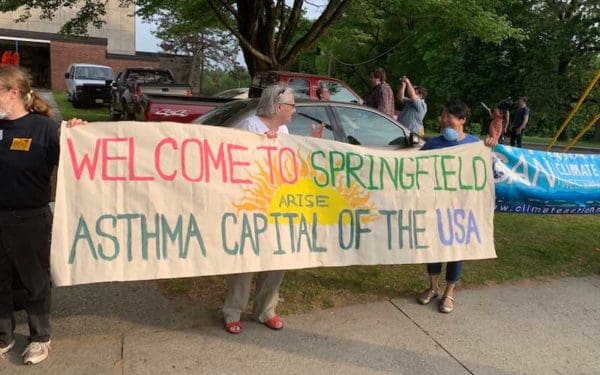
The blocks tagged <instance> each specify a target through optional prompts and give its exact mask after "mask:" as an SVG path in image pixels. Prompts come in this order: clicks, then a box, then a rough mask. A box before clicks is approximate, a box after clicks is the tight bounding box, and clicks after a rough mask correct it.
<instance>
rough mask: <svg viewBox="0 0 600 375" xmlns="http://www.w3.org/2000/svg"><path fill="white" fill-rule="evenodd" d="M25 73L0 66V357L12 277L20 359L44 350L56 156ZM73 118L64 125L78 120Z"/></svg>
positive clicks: (47, 113)
mask: <svg viewBox="0 0 600 375" xmlns="http://www.w3.org/2000/svg"><path fill="white" fill-rule="evenodd" d="M51 116H52V110H51V108H50V106H49V105H48V103H46V102H45V101H44V100H42V99H41V98H40V96H39V95H38V94H37V93H35V92H34V91H33V90H32V89H31V85H30V83H29V79H28V77H27V74H26V73H25V72H24V71H23V70H21V69H19V68H17V67H9V66H4V67H0V180H1V181H2V184H0V357H3V355H4V354H5V353H7V352H8V351H10V350H11V349H12V348H13V347H14V345H15V340H14V329H15V320H14V303H13V295H12V286H13V281H14V279H16V278H18V281H19V282H20V284H21V285H22V286H23V288H24V289H25V290H26V292H27V296H26V301H25V310H26V311H27V316H28V323H29V344H28V345H27V348H26V349H25V351H24V352H23V354H22V356H23V362H24V363H25V364H36V363H39V362H41V361H43V360H44V359H46V358H47V357H48V352H49V350H50V299H51V294H50V287H51V283H50V239H51V231H52V212H51V210H50V207H49V206H48V203H49V202H50V194H51V184H50V178H51V175H52V171H53V169H54V167H55V166H56V165H57V164H58V156H59V126H58V124H57V123H56V122H55V121H54V120H52V118H51ZM81 123H82V122H81V120H77V119H73V120H70V121H69V125H68V126H74V125H78V124H81Z"/></svg>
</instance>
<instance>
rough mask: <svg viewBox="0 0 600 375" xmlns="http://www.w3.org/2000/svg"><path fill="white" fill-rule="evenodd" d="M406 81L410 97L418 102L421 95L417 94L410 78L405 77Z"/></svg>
mask: <svg viewBox="0 0 600 375" xmlns="http://www.w3.org/2000/svg"><path fill="white" fill-rule="evenodd" d="M404 81H405V82H406V88H407V89H408V97H409V98H410V100H412V102H413V103H414V102H416V101H417V99H419V96H418V95H417V93H416V91H415V88H414V87H413V84H412V83H411V82H410V79H408V78H405V79H404Z"/></svg>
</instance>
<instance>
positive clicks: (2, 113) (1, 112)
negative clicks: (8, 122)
mask: <svg viewBox="0 0 600 375" xmlns="http://www.w3.org/2000/svg"><path fill="white" fill-rule="evenodd" d="M8 116H10V111H9V110H8V109H4V108H0V120H4V119H5V118H8Z"/></svg>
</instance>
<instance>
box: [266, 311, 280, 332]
mask: <svg viewBox="0 0 600 375" xmlns="http://www.w3.org/2000/svg"><path fill="white" fill-rule="evenodd" d="M265 325H266V326H267V327H269V328H271V329H274V330H276V331H278V330H280V329H282V328H283V320H282V319H281V317H280V316H279V315H275V316H274V317H272V318H271V319H269V320H267V321H265Z"/></svg>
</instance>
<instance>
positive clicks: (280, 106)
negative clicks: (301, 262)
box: [223, 84, 314, 334]
mask: <svg viewBox="0 0 600 375" xmlns="http://www.w3.org/2000/svg"><path fill="white" fill-rule="evenodd" d="M295 111H296V104H295V99H294V94H293V91H292V89H291V88H289V87H287V86H285V85H282V84H276V85H272V86H269V87H267V88H266V89H265V90H264V91H263V93H262V95H261V97H260V100H259V103H258V105H257V107H256V115H253V116H250V117H248V118H246V119H245V120H243V121H242V123H241V124H240V126H239V128H240V129H243V130H247V131H251V132H255V133H260V134H266V135H267V137H269V138H276V137H277V134H288V133H289V132H288V128H287V126H286V125H285V124H287V123H288V122H290V121H291V119H292V114H293V113H294V112H295ZM312 128H314V127H311V134H312V133H313V131H312ZM284 274H285V271H268V272H259V273H258V277H257V279H256V287H255V291H254V292H255V293H254V319H255V320H257V321H259V322H261V323H263V324H264V325H266V326H267V327H269V328H271V329H274V330H280V329H282V328H283V320H282V319H281V317H280V316H279V315H277V314H276V313H275V307H276V306H277V302H278V300H279V287H280V286H281V282H282V281H283V276H284ZM253 275H254V274H253V273H240V274H233V275H229V276H227V292H226V294H225V303H224V306H223V315H224V319H225V329H226V330H227V332H229V333H232V334H238V333H242V322H241V321H240V319H241V315H242V312H243V311H244V310H246V306H247V305H248V299H249V297H250V286H251V284H252V277H253Z"/></svg>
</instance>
